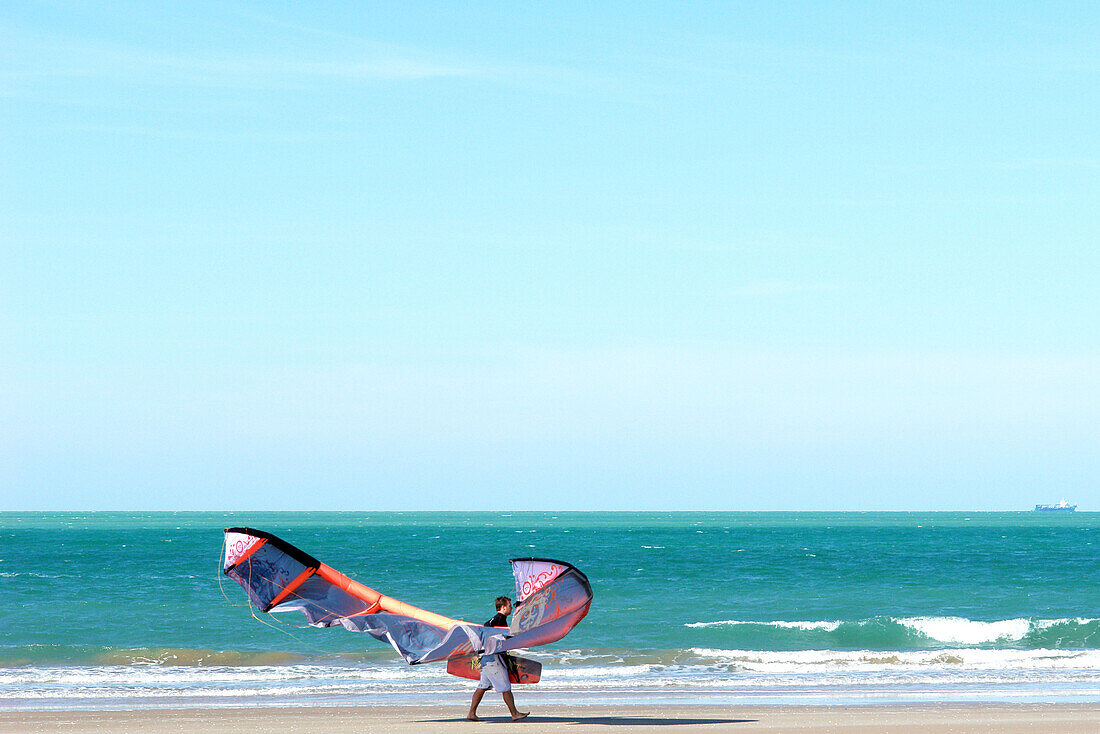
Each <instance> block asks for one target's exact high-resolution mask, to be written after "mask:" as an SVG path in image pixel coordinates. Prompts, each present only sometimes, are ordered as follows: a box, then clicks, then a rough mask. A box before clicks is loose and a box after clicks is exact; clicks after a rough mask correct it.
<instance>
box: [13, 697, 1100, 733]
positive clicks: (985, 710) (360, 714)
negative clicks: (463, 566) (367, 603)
mask: <svg viewBox="0 0 1100 734" xmlns="http://www.w3.org/2000/svg"><path fill="white" fill-rule="evenodd" d="M521 703H522V702H521ZM531 703H532V705H531V706H530V707H529V708H530V709H531V716H530V718H528V719H527V720H525V721H523V722H519V723H515V724H513V723H512V722H511V721H510V720H509V719H508V717H507V715H506V711H505V709H504V707H503V704H501V702H500V701H499V700H490V699H489V698H486V700H485V702H484V703H483V704H482V706H481V709H480V711H479V714H480V715H481V716H482V717H483V718H484V719H485V722H484V723H472V722H468V721H466V720H465V719H464V716H465V708H464V706H465V705H466V704H467V702H462V703H458V704H457V705H442V704H439V705H433V706H425V705H420V704H416V705H376V706H365V707H351V706H340V707H331V706H330V707H307V708H294V707H278V708H219V709H211V708H205V709H202V708H194V709H183V708H175V709H158V710H155V711H153V710H141V709H134V710H126V711H0V730H3V731H4V732H8V733H10V734H37V733H40V732H60V733H64V734H83V733H84V732H113V733H114V734H139V733H140V734H167V733H168V732H188V731H199V730H202V729H204V728H213V727H219V728H227V729H231V730H239V731H250V732H282V733H285V734H297V733H301V734H306V733H307V732H316V731H344V730H346V731H356V732H394V734H419V733H420V732H424V733H425V734H430V733H432V732H452V731H455V732H458V731H479V730H481V729H482V728H483V727H485V726H491V725H494V724H505V725H506V726H509V725H510V726H513V727H517V728H519V727H525V728H527V730H531V727H534V730H535V731H539V732H575V731H597V730H600V731H606V730H609V729H610V730H614V731H621V732H624V733H626V732H657V731H668V727H670V726H672V727H675V728H674V731H677V732H679V731H707V732H780V731H799V732H806V733H807V734H812V733H814V732H867V731H881V730H889V731H891V732H903V733H907V732H914V733H915V732H1006V733H1008V734H1014V733H1015V732H1026V731H1036V730H1040V731H1058V732H1060V733H1061V734H1078V733H1081V734H1084V733H1085V732H1090V733H1091V732H1096V731H1097V730H1098V728H1100V702H1093V703H1086V704H1035V703H1029V704H985V703H973V704H936V703H922V704H876V705H856V706H820V705H804V706H798V705H794V706H792V705H782V706H759V705H753V704H740V705H736V706H714V705H711V704H674V705H667V706H653V705H630V706H608V705H606V704H597V703H592V704H587V705H560V704H552V705H545V706H540V705H538V702H531ZM523 708H525V709H526V708H528V707H526V706H525V707H523Z"/></svg>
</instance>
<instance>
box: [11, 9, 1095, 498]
mask: <svg viewBox="0 0 1100 734" xmlns="http://www.w3.org/2000/svg"><path fill="white" fill-rule="evenodd" d="M0 37H2V39H3V42H2V43H0V109H2V110H3V113H2V114H0V138H2V140H3V143H2V144H0V171H2V172H3V176H0V509H9V510H16V509H123V510H126V509H130V510H132V509H223V508H224V509H348V510H354V509H490V510H491V509H509V510H516V509H558V510H568V509H728V510H741V509H745V510H761V509H1026V508H1027V507H1029V506H1030V505H1031V504H1033V503H1035V502H1041V501H1056V500H1057V499H1058V498H1059V497H1060V496H1062V495H1065V496H1067V497H1068V498H1070V499H1072V500H1076V501H1077V502H1079V503H1080V504H1081V505H1082V508H1083V509H1084V508H1086V507H1091V508H1093V509H1095V508H1097V507H1100V481H1098V480H1097V477H1098V476H1100V452H1098V451H1097V449H1098V447H1100V440H1098V439H1100V349H1098V348H1100V329H1098V328H1097V324H1098V323H1100V298H1098V296H1097V293H1098V292H1100V248H1098V247H1097V240H1098V238H1097V234H1098V232H1100V214H1098V211H1100V210H1098V208H1097V206H1096V202H1097V201H1100V126H1098V125H1097V124H1096V121H1097V119H1100V104H1098V102H1100V47H1098V46H1097V44H1096V42H1095V39H1096V38H1097V37H1100V10H1097V9H1096V7H1095V6H1094V5H1092V4H1086V3H1082V4H1057V5H1053V4H1043V3H1034V4H1017V3H1003V2H1002V3H990V4H974V5H968V6H967V7H956V4H953V3H944V4H922V5H921V6H920V7H916V6H914V7H901V6H893V5H887V4H882V3H867V4H861V3H832V4H820V3H808V4H783V5H779V4H773V3H756V4H736V3H721V4H714V5H707V4H691V5H690V6H688V7H681V5H680V4H674V3H669V4H663V5H655V4H654V5H646V6H644V7H639V6H638V4H636V3H624V4H610V3H601V4H596V5H595V6H594V7H585V6H580V5H572V6H567V7H565V8H558V7H547V8H541V9H522V8H516V7H514V6H513V5H512V4H507V5H504V4H502V5H499V6H490V5H484V6H481V7H480V8H469V7H466V6H460V5H454V6H448V5H442V4H440V5H436V4H428V5H425V4H412V3H394V4H359V3H329V4H325V6H324V7H315V6H313V5H310V4H302V5H291V4H274V3H257V4H238V3H232V2H218V3H209V4H202V3H194V4H186V5H183V6H174V5H169V6H161V5H159V4H146V3H137V4H131V3H126V2H117V3H110V4H107V5H104V4H102V3H88V4H73V3H57V2H54V3H28V4H19V5H13V4H5V5H4V6H3V7H2V8H0Z"/></svg>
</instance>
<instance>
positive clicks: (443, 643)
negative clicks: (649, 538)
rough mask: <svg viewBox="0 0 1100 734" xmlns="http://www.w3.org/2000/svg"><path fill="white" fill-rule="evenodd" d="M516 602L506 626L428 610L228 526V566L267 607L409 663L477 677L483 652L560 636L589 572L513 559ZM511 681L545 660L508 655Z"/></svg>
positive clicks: (585, 589) (577, 611) (582, 611)
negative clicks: (363, 639) (441, 664)
mask: <svg viewBox="0 0 1100 734" xmlns="http://www.w3.org/2000/svg"><path fill="white" fill-rule="evenodd" d="M511 563H512V574H513V575H514V576H515V580H516V600H517V604H516V608H515V611H514V612H513V614H512V623H511V624H510V625H509V626H508V627H507V628H504V627H486V626H485V625H481V624H470V623H469V622H462V621H460V620H457V619H451V618H450V617H445V616H443V615H441V614H436V613H434V612H429V611H427V610H424V609H420V608H418V607H414V606H413V605H411V604H406V603H405V602H403V601H398V600H397V599H394V598H393V597H390V596H386V595H385V594H381V593H379V592H377V591H375V590H374V589H371V588H369V587H367V586H364V585H363V584H361V583H359V582H358V581H354V580H352V579H350V578H348V577H347V576H345V575H344V574H342V573H340V572H339V571H336V570H335V569H333V568H331V567H330V566H326V565H325V564H323V563H321V562H320V561H318V560H317V559H316V558H314V557H313V556H311V555H309V554H308V553H305V552H304V551H302V550H299V549H298V548H295V547H294V546H293V545H291V544H290V543H287V542H286V541H285V540H282V539H280V538H277V537H275V536H274V535H272V534H271V533H267V532H264V531H262V530H255V529H253V528H227V529H226V531H225V556H224V558H223V559H222V572H223V573H224V574H225V575H227V576H229V577H230V578H231V579H233V580H234V581H236V582H237V583H238V584H240V585H241V587H242V588H243V589H244V590H245V592H246V593H247V594H248V599H249V602H250V604H251V605H252V606H253V607H255V608H256V609H259V610H260V611H263V612H270V613H276V612H286V611H300V612H302V613H303V614H305V616H306V620H307V621H308V623H309V624H310V625H311V626H313V627H333V626H336V625H340V626H341V627H344V628H345V629H348V630H351V631H353V632H366V633H368V634H370V635H371V636H372V637H374V638H376V639H378V640H382V641H384V642H388V643H389V644H390V645H391V646H393V649H394V650H396V651H397V653H398V654H399V655H400V656H401V657H403V658H404V659H405V661H406V662H408V663H409V664H411V665H418V664H420V663H430V662H436V661H442V660H446V661H447V672H448V673H451V674H452V675H457V676H461V677H464V678H475V679H476V678H477V677H478V672H477V668H478V665H479V659H480V656H482V655H492V654H495V653H503V652H507V651H508V650H515V649H517V648H522V647H533V646H535V645H545V644H547V643H550V642H556V641H558V640H560V639H561V638H562V637H565V635H566V634H567V633H568V632H569V631H570V630H571V629H573V627H575V626H576V625H577V623H578V622H580V621H581V620H582V619H584V616H585V615H586V614H588V608H589V607H590V606H591V604H592V587H591V585H590V584H589V583H588V577H586V576H585V575H584V574H583V573H581V572H580V570H578V569H577V568H576V567H574V566H572V565H571V564H569V563H565V562H564V561H556V560H553V559H550V558H514V559H512V561H511ZM505 657H506V660H507V662H508V664H509V668H510V671H509V672H510V677H511V678H512V682H513V683H537V682H538V680H539V676H540V671H541V666H540V665H539V664H538V663H536V662H534V661H531V660H524V659H523V658H518V657H515V656H505Z"/></svg>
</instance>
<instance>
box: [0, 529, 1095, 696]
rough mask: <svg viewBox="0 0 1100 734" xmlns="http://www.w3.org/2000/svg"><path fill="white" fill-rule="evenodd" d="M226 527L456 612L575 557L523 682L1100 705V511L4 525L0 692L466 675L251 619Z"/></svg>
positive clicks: (116, 691)
mask: <svg viewBox="0 0 1100 734" xmlns="http://www.w3.org/2000/svg"><path fill="white" fill-rule="evenodd" d="M233 525H249V526H253V527H257V528H261V529H264V530H268V531H271V532H274V533H276V534H278V535H280V536H281V537H283V538H284V539H286V540H287V541H289V542H291V543H293V544H295V545H297V546H299V547H300V548H302V549H303V550H305V551H307V552H309V553H311V554H313V555H315V556H317V557H318V558H320V559H321V560H322V561H325V562H326V563H328V564H329V565H331V566H333V567H335V568H337V569H339V570H341V571H343V572H344V573H346V574H347V575H349V576H351V577H352V578H355V579H357V580H359V581H361V582H363V583H365V584H367V585H368V586H372V587H374V588H376V589H378V590H380V591H382V592H384V593H388V594H390V595H393V596H396V597H398V598H400V599H403V600H405V601H408V602H411V603H413V604H416V605H418V606H421V607H424V608H427V609H431V610H433V611H437V612H440V613H443V614H446V615H448V616H453V617H458V618H460V619H468V620H471V621H475V622H480V621H482V620H484V619H485V618H487V617H489V616H490V615H491V613H492V603H491V600H492V599H493V598H494V597H495V596H497V595H498V594H502V593H506V594H511V591H512V590H511V583H512V580H511V576H510V570H509V566H508V562H507V561H508V559H509V558H511V557H515V556H530V555H541V556H550V557H557V558H561V559H565V560H568V561H571V562H572V563H574V564H575V565H576V566H578V567H579V568H580V569H581V570H583V571H584V572H585V573H587V574H588V576H589V578H590V580H591V582H592V587H593V590H594V593H595V601H594V603H593V606H592V611H591V613H590V614H589V616H588V617H587V618H586V619H585V621H584V622H582V623H581V625H580V626H578V627H577V629H575V630H574V631H573V632H572V633H571V634H570V635H569V636H568V637H567V638H565V639H564V640H562V641H561V642H559V643H557V644H556V645H553V646H548V647H546V648H537V649H534V650H532V651H531V654H530V656H531V657H535V658H537V659H539V660H541V661H542V662H543V663H544V665H545V666H546V672H545V674H544V682H543V683H542V684H540V685H539V686H537V687H536V688H537V689H538V690H539V691H540V694H539V695H557V696H565V697H568V696H570V695H573V694H575V693H577V692H579V691H592V690H603V691H604V693H605V694H615V695H620V696H625V697H628V698H629V697H630V696H632V695H642V694H646V693H647V692H648V693H652V692H654V691H656V692H660V693H661V694H662V695H687V692H690V694H691V695H693V696H699V695H705V696H710V697H714V696H717V697H719V698H720V697H722V696H735V697H744V696H757V697H760V698H761V700H769V701H770V700H772V699H775V700H780V699H782V700H785V701H790V700H807V701H814V702H817V699H819V698H822V697H825V698H827V699H828V700H835V699H836V697H837V696H840V697H844V696H855V697H858V698H861V700H865V699H867V698H868V697H870V698H871V699H876V697H877V699H883V698H894V699H896V698H897V697H898V696H901V697H905V696H909V695H912V696H918V697H925V698H927V697H932V698H937V699H956V698H963V699H967V700H969V699H973V698H975V697H976V698H978V699H983V698H994V699H1004V698H1009V699H1011V698H1012V697H1013V696H1025V697H1030V698H1039V699H1042V700H1048V699H1057V700H1062V699H1072V700H1081V699H1082V698H1084V699H1086V700H1100V695H1098V693H1100V555H1098V553H1097V550H1098V549H1100V532H1098V530H1100V513H1074V514H1066V515H1050V514H1042V515H1040V514H1035V513H972V514H954V513H926V514H915V513H914V514H910V513H503V514H502V513H152V514H142V513H93V514H87V513H6V514H0V589H2V594H0V695H4V696H5V697H6V698H10V699H12V700H15V701H17V703H18V705H23V706H25V707H50V706H68V707H71V706H84V705H90V706H111V705H127V702H132V701H136V700H140V701H142V702H143V705H148V704H149V703H150V702H152V703H153V704H154V705H159V704H164V705H172V704H175V705H181V704H186V703H189V702H199V703H205V704H209V703H210V701H223V702H226V703H229V702H236V703H240V701H239V700H238V699H239V696H240V693H241V691H242V690H247V691H248V692H249V700H250V701H253V702H256V703H264V702H266V703H273V704H278V703H282V702H299V703H300V702H303V701H304V702H307V703H309V702H317V703H332V702H337V703H340V702H349V703H351V702H355V703H360V704H361V703H364V702H367V703H369V702H371V701H378V702H390V701H393V700H404V699H406V698H409V697H414V698H415V697H416V696H418V695H432V696H438V695H451V694H453V695H456V696H457V695H460V694H462V692H463V691H464V690H465V689H466V688H468V686H467V685H466V683H465V682H463V681H460V680H458V679H455V678H450V677H448V676H446V675H445V674H444V673H442V669H441V666H419V667H416V668H410V667H409V666H405V665H404V664H403V663H400V661H399V660H397V659H396V655H395V654H394V653H393V652H392V651H391V650H389V648H387V647H386V646H385V645H383V644H380V643H377V642H375V641H374V640H372V639H370V638H368V637H365V636H362V635H356V634H353V633H350V632H347V631H345V630H343V629H312V628H304V629H303V628H301V627H300V625H301V624H302V618H301V617H300V616H297V615H279V616H273V615H262V616H263V619H262V621H258V620H256V619H253V618H252V615H251V611H250V610H249V608H248V606H247V603H246V598H245V596H244V594H243V592H242V591H241V590H240V589H239V587H237V586H236V585H235V584H233V583H232V582H231V581H230V580H229V579H227V578H225V577H222V576H220V574H219V572H218V571H219V563H220V552H221V542H222V529H223V528H224V527H227V526H233ZM436 668H439V669H438V670H437V669H436ZM218 681H221V682H220V683H219V682H218ZM529 690H534V689H529ZM877 699H876V700H877Z"/></svg>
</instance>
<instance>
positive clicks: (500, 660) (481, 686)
mask: <svg viewBox="0 0 1100 734" xmlns="http://www.w3.org/2000/svg"><path fill="white" fill-rule="evenodd" d="M496 608H497V613H496V614H494V615H493V618H492V619H490V620H489V621H488V622H486V623H485V626H486V627H507V626H508V615H509V614H511V613H512V600H511V599H509V598H508V597H506V596H498V597H497V598H496ZM490 688H492V689H493V690H495V691H500V695H501V696H502V697H503V698H504V703H505V705H507V706H508V712H509V713H510V714H512V721H519V720H520V719H526V718H527V716H528V714H529V713H530V712H523V711H520V710H519V709H517V708H516V701H515V699H514V698H513V697H512V682H511V681H510V680H508V669H507V667H505V665H504V657H503V654H501V653H498V654H495V655H482V656H481V679H480V680H479V681H478V682H477V688H475V689H474V698H473V700H472V701H471V702H470V713H469V714H468V715H467V716H466V718H467V719H469V720H470V721H481V719H479V718H478V716H477V706H478V704H479V703H481V699H482V698H483V697H484V696H485V691H487V690H489V689H490Z"/></svg>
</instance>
